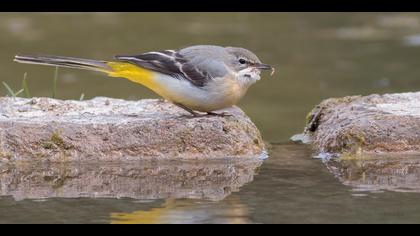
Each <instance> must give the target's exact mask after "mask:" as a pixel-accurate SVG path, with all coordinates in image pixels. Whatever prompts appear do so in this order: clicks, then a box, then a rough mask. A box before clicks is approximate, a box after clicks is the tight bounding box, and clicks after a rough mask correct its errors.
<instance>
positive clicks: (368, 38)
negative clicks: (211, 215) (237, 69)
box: [0, 13, 420, 142]
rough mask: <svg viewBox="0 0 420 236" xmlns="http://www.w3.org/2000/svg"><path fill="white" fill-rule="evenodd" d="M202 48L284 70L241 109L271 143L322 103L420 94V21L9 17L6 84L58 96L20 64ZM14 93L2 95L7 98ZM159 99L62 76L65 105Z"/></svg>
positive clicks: (48, 72) (5, 20) (130, 88)
mask: <svg viewBox="0 0 420 236" xmlns="http://www.w3.org/2000/svg"><path fill="white" fill-rule="evenodd" d="M194 44H215V45H222V46H239V47H245V48H248V49H250V50H252V51H253V52H255V53H256V54H257V55H258V56H259V58H260V59H261V60H262V61H263V62H265V63H268V64H272V65H274V66H275V67H276V69H277V70H276V74H275V75H274V76H273V77H270V76H269V73H265V74H263V80H261V81H259V82H258V83H257V84H255V85H254V86H253V87H252V88H251V89H250V91H249V93H248V94H247V96H246V97H245V98H244V99H243V100H242V101H241V103H240V104H239V106H240V107H241V108H242V109H243V110H244V111H245V112H246V113H247V114H248V115H249V116H250V117H251V119H252V120H253V121H254V122H255V123H256V125H257V126H258V127H259V129H260V130H261V132H262V134H263V138H264V139H265V140H267V141H270V142H286V141H287V140H288V139H289V138H290V137H291V136H292V135H294V134H296V133H299V132H301V131H302V129H303V126H304V123H305V116H306V114H307V113H308V112H309V111H310V110H311V109H312V107H313V106H315V105H316V104H318V103H320V102H321V100H323V99H325V98H329V97H341V96H347V95H359V94H361V95H367V94H371V93H389V92H408V91H417V90H419V89H420V80H419V77H420V14H419V13H24V14H23V13H1V14H0V51H1V53H0V70H1V71H2V74H1V77H0V81H4V82H6V83H8V84H9V85H10V86H11V87H12V88H14V89H15V90H16V89H19V88H20V86H21V82H22V78H23V75H24V73H25V72H27V74H28V77H27V79H28V84H29V88H30V92H31V95H32V96H36V97H40V96H48V97H50V96H51V93H52V84H53V82H52V81H53V75H54V68H52V67H45V66H34V65H22V64H18V63H14V62H13V57H14V55H16V54H24V53H42V54H53V55H63V56H73V57H82V58H92V59H111V58H112V57H113V56H114V55H116V54H138V53H142V52H146V51H152V50H163V49H178V48H182V47H185V46H189V45H194ZM6 93H7V91H6V89H5V88H4V87H1V88H0V95H1V96H3V95H6ZM82 93H83V94H85V99H89V98H93V97H96V96H109V97H114V98H123V99H129V100H137V99H141V98H156V97H157V96H156V95H155V94H154V93H153V92H151V91H149V90H148V89H146V88H144V87H142V86H140V85H137V84H134V83H132V82H129V81H127V80H123V79H115V78H107V77H106V76H104V75H103V74H99V73H94V72H87V71H78V70H72V69H60V71H59V86H58V98H61V99H79V98H80V95H81V94H82Z"/></svg>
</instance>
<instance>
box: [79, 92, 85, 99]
mask: <svg viewBox="0 0 420 236" xmlns="http://www.w3.org/2000/svg"><path fill="white" fill-rule="evenodd" d="M84 99H85V94H84V93H82V95H80V99H79V100H80V101H83V100H84Z"/></svg>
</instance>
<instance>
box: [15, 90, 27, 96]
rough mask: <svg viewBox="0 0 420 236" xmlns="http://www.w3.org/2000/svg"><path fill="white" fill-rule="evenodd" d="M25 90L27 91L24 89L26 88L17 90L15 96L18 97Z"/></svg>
mask: <svg viewBox="0 0 420 236" xmlns="http://www.w3.org/2000/svg"><path fill="white" fill-rule="evenodd" d="M23 91H25V90H24V89H21V90H19V91H17V92H16V93H15V97H16V96H19V94H21V93H23Z"/></svg>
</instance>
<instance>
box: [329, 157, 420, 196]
mask: <svg viewBox="0 0 420 236" xmlns="http://www.w3.org/2000/svg"><path fill="white" fill-rule="evenodd" d="M325 163H326V165H327V167H328V169H329V170H330V171H331V172H332V173H333V174H334V175H335V176H336V177H338V179H339V180H340V181H341V182H342V183H343V184H344V185H347V186H351V187H352V188H354V190H358V191H380V190H389V191H398V192H420V157H419V156H398V157H392V156H381V157H366V158H358V159H348V160H346V159H342V160H336V159H331V160H328V161H325Z"/></svg>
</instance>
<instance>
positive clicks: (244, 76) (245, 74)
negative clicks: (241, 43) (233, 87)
mask: <svg viewBox="0 0 420 236" xmlns="http://www.w3.org/2000/svg"><path fill="white" fill-rule="evenodd" d="M260 74H261V71H260V70H259V69H256V68H246V69H243V70H241V71H239V72H238V73H237V78H238V80H239V82H240V83H241V85H242V86H245V87H249V86H251V85H252V84H254V83H255V82H257V81H258V80H260V79H261V77H260Z"/></svg>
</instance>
